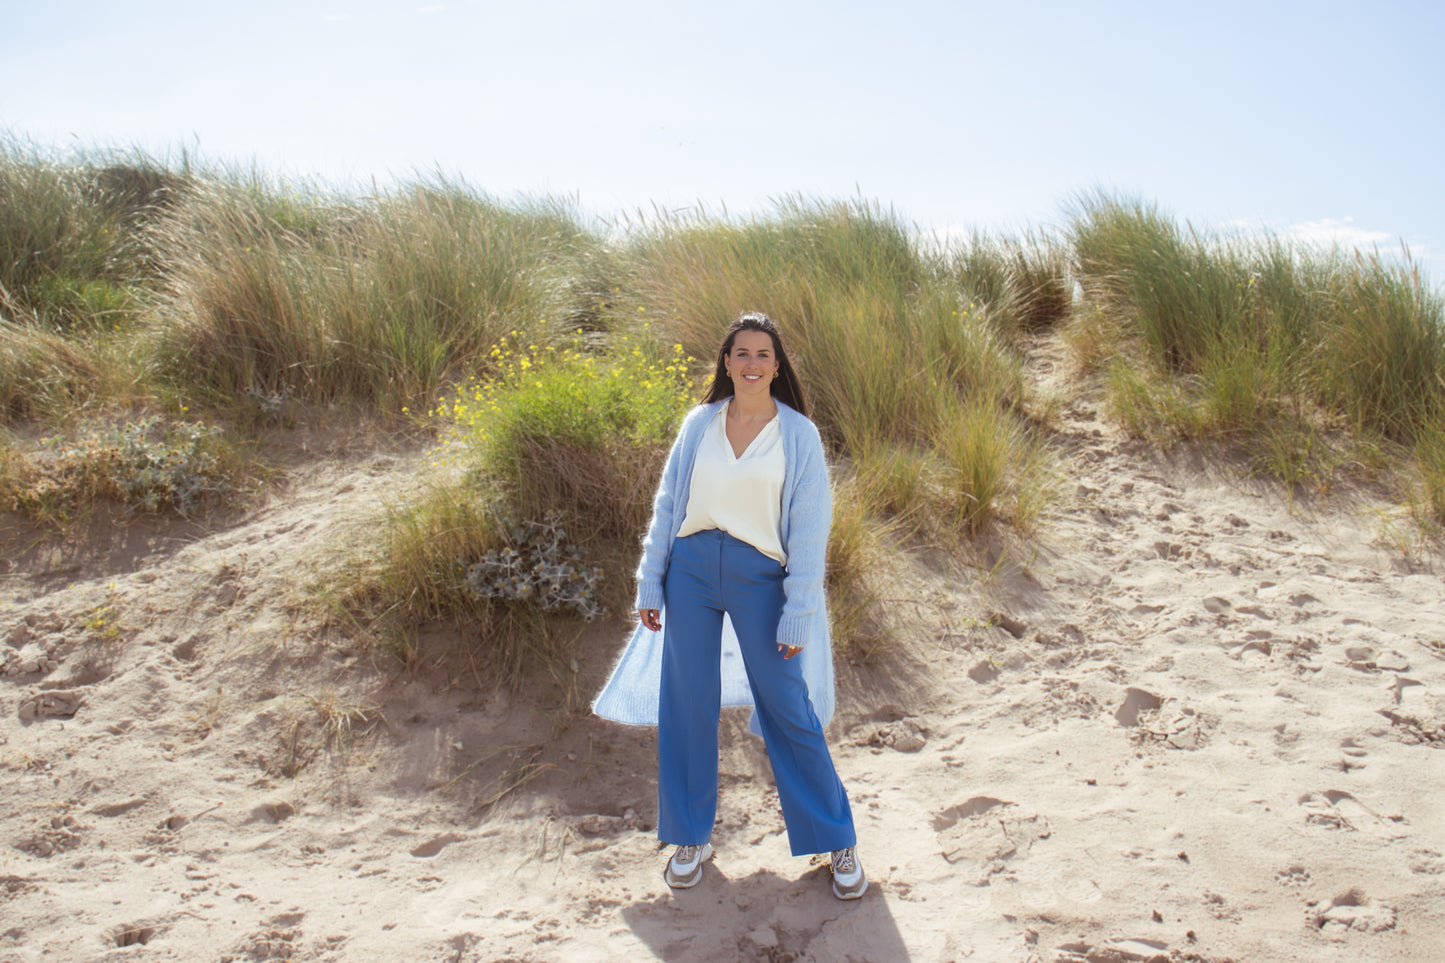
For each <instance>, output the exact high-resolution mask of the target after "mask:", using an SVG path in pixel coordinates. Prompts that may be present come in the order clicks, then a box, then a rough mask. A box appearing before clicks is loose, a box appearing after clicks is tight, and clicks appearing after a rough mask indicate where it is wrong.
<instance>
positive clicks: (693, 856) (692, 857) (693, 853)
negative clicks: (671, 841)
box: [672, 846, 700, 866]
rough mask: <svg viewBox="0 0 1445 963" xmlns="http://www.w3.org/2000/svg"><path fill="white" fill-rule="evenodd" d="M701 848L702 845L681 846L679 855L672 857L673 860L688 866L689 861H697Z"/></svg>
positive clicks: (678, 850) (678, 851) (678, 849)
mask: <svg viewBox="0 0 1445 963" xmlns="http://www.w3.org/2000/svg"><path fill="white" fill-rule="evenodd" d="M699 848H700V847H697V846H679V847H678V848H677V855H676V856H674V857H672V861H673V862H674V863H677V864H678V865H679V866H686V865H687V864H688V863H694V862H697V851H698V849H699Z"/></svg>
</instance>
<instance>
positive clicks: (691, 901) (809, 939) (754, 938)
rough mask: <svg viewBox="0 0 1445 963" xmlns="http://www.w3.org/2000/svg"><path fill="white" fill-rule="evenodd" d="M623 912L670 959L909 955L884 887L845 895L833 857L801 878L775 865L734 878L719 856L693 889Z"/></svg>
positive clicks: (899, 960) (710, 962)
mask: <svg viewBox="0 0 1445 963" xmlns="http://www.w3.org/2000/svg"><path fill="white" fill-rule="evenodd" d="M622 917H623V919H625V920H626V921H627V925H628V926H629V927H631V929H632V931H633V932H634V933H635V934H637V936H638V938H639V939H641V940H642V941H643V942H644V943H646V944H647V945H648V946H649V947H651V949H652V951H653V953H654V954H655V955H656V956H657V958H658V959H660V960H666V961H667V963H693V961H696V963H703V961H706V963H717V961H730V960H748V961H752V960H795V961H799V963H801V961H804V960H868V961H877V963H906V961H907V960H908V959H909V956H908V950H907V948H906V947H905V946H904V944H903V937H902V935H901V934H900V933H899V932H898V925H897V923H896V922H895V921H894V919H893V913H892V911H891V910H890V909H889V907H888V902H887V900H886V899H885V897H884V893H883V890H882V888H881V887H879V886H878V885H876V884H875V885H872V886H869V888H868V892H866V893H864V894H863V897H862V898H861V899H858V900H854V901H851V902H843V901H841V900H838V899H836V898H834V896H833V893H832V890H831V888H830V885H829V879H828V867H827V866H826V865H819V866H816V867H814V868H813V869H811V870H809V871H808V872H806V873H804V874H803V875H802V877H800V878H798V879H786V878H784V877H782V876H779V875H777V874H776V873H773V872H769V871H758V872H754V873H752V874H751V875H748V876H742V877H737V878H732V877H729V876H728V875H727V873H726V872H725V871H724V870H723V869H721V868H719V866H718V864H717V861H716V860H714V861H713V862H712V863H709V864H708V865H707V866H705V867H704V868H703V878H702V881H701V882H699V883H698V884H697V886H696V887H694V888H693V889H688V890H677V891H673V892H669V893H665V894H663V895H662V896H659V897H657V898H656V899H652V900H647V901H645V902H639V903H634V904H633V905H631V906H629V907H627V908H626V909H624V910H623V911H622Z"/></svg>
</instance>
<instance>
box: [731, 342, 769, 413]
mask: <svg viewBox="0 0 1445 963" xmlns="http://www.w3.org/2000/svg"><path fill="white" fill-rule="evenodd" d="M777 354H778V353H777V350H776V349H775V348H774V346H773V337H772V335H770V334H768V333H767V332H766V331H739V332H738V333H737V335H736V337H734V338H733V347H732V350H731V351H729V352H728V354H727V373H728V377H729V378H731V379H732V382H733V390H734V391H735V392H736V393H737V394H738V395H739V396H740V397H747V396H749V395H766V394H769V393H770V392H771V391H772V383H773V378H774V376H776V375H777V373H778V357H777Z"/></svg>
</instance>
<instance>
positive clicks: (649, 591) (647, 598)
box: [633, 405, 717, 609]
mask: <svg viewBox="0 0 1445 963" xmlns="http://www.w3.org/2000/svg"><path fill="white" fill-rule="evenodd" d="M716 411H717V407H716V406H715V405H700V406H698V407H696V408H694V409H692V411H690V412H688V415H687V417H686V418H684V419H683V422H682V425H681V427H679V428H678V430H677V438H676V439H674V441H673V443H672V450H671V451H669V452H668V454H667V462H666V463H665V464H664V465H663V466H662V479H661V481H660V482H659V483H658V486H657V494H656V496H654V497H653V500H652V521H651V522H649V523H648V526H647V535H646V536H644V537H643V540H642V560H641V561H640V562H638V564H637V600H636V604H635V605H634V606H633V608H635V609H660V608H662V579H663V576H664V575H666V574H667V561H668V558H669V557H670V556H671V554H672V539H673V536H674V535H676V534H677V530H678V528H679V526H681V525H682V519H683V516H684V515H685V514H686V512H687V490H688V486H689V485H691V483H692V461H693V457H694V455H695V454H696V452H697V442H698V437H699V436H700V434H701V429H703V428H705V427H706V425H707V422H708V421H709V420H711V418H712V415H713V414H714V413H715V412H716Z"/></svg>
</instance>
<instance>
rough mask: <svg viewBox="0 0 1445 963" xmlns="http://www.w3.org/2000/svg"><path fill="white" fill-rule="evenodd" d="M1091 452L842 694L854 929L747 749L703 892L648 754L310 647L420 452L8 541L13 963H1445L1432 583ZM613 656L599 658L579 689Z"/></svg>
mask: <svg viewBox="0 0 1445 963" xmlns="http://www.w3.org/2000/svg"><path fill="white" fill-rule="evenodd" d="M1064 422H1065V424H1064V431H1063V435H1062V438H1061V440H1062V441H1063V442H1064V443H1065V444H1067V445H1068V446H1069V450H1070V451H1071V452H1072V455H1071V461H1070V472H1069V473H1070V479H1071V480H1070V483H1069V489H1068V491H1067V493H1066V494H1067V499H1066V501H1065V504H1064V505H1063V506H1062V508H1061V510H1060V511H1059V513H1058V515H1057V517H1056V518H1054V519H1053V520H1052V521H1051V522H1050V523H1049V524H1048V525H1047V527H1046V530H1045V532H1044V534H1043V535H1042V536H1041V538H1040V539H1038V540H1036V541H1035V542H1034V543H1032V546H1033V549H1034V551H1033V553H1032V556H1031V557H1021V556H1020V555H1019V553H1017V552H1015V553H1013V554H1012V555H1010V556H1008V557H1006V558H1005V559H1004V562H1003V564H1002V565H1000V566H999V567H998V569H997V570H996V571H994V572H993V573H991V574H989V573H983V572H981V571H980V570H978V569H976V568H970V567H969V566H967V565H964V564H962V563H959V562H951V561H948V560H940V559H938V558H934V557H927V554H928V553H922V554H920V556H919V557H910V558H902V559H900V561H899V563H898V567H897V570H896V571H894V572H892V573H890V575H889V576H888V578H889V585H888V590H887V594H888V596H889V598H890V599H891V600H892V601H890V603H889V605H890V611H891V612H893V613H895V618H896V627H897V632H898V636H899V644H898V645H897V646H896V648H895V649H894V650H893V652H892V654H891V655H889V656H888V657H886V658H884V659H882V660H880V661H879V662H878V663H876V664H872V665H869V666H864V667H849V666H844V667H842V672H841V676H842V678H841V686H842V688H841V689H840V712H839V717H838V719H837V720H836V721H835V723H834V724H833V726H832V728H831V733H832V736H833V739H834V742H835V747H836V758H837V761H838V765H839V769H840V771H841V774H842V776H843V779H844V781H845V783H846V784H847V785H848V787H849V789H850V791H851V793H852V796H853V801H854V807H855V813H856V814H857V817H858V823H859V829H860V835H861V854H862V857H863V860H864V865H865V867H866V868H867V869H868V871H869V873H870V876H871V877H872V880H873V884H874V885H873V888H872V889H871V890H870V891H869V893H868V894H867V896H866V897H865V898H864V899H863V900H861V901H859V902H858V903H855V904H843V903H839V902H837V901H836V900H834V899H833V898H832V897H831V895H830V894H829V892H828V888H827V884H826V872H827V871H826V868H825V867H824V866H823V865H822V864H821V863H809V861H807V860H805V859H794V858H792V857H790V856H789V855H788V851H787V844H786V840H785V838H784V836H783V832H782V829H783V827H782V820H781V817H780V816H779V814H778V812H777V806H776V798H775V796H774V794H773V793H772V792H771V790H770V788H769V776H768V769H767V763H766V757H765V755H764V754H763V753H762V750H761V747H760V744H759V743H757V742H755V741H754V740H752V739H751V738H750V737H748V736H747V735H746V733H745V731H744V719H743V718H742V717H741V716H729V717H728V718H727V720H726V721H725V724H724V725H725V729H726V732H725V734H724V740H723V744H724V749H723V760H722V767H723V780H722V781H723V790H722V805H721V809H720V815H719V825H718V828H717V832H716V834H715V836H714V843H715V845H716V847H717V855H716V857H715V859H714V860H713V862H712V863H711V864H709V866H708V867H707V869H706V871H705V876H704V880H703V883H702V884H701V885H699V886H698V887H697V888H696V889H695V890H692V891H688V892H685V893H678V894H674V893H672V892H671V891H669V890H668V889H667V887H666V886H665V885H664V884H663V882H662V878H661V873H662V866H663V860H664V858H665V857H664V855H663V853H662V852H661V851H660V850H659V848H658V846H657V843H656V841H655V839H654V838H653V836H652V834H651V829H652V820H653V818H654V813H655V803H654V799H653V793H654V777H653V760H652V752H653V748H652V746H653V744H652V734H651V732H650V731H648V730H631V729H627V728H624V727H620V726H614V725H611V724H609V723H604V722H602V721H600V720H597V719H594V718H591V717H589V716H587V715H586V714H585V713H580V712H568V711H566V709H565V708H558V705H557V693H556V691H555V689H554V688H553V687H552V686H551V685H550V684H548V683H545V682H540V681H539V682H538V683H537V685H536V687H535V689H536V691H529V692H527V693H524V694H520V695H509V694H508V693H506V692H503V691H493V690H491V689H484V688H479V687H478V686H477V685H476V684H475V682H474V681H473V679H472V677H471V676H469V675H468V674H467V673H466V672H464V671H459V670H456V669H451V670H448V669H447V668H445V667H444V666H443V667H429V668H425V669H422V670H419V671H416V672H411V673H402V672H399V671H398V670H396V669H395V667H393V666H387V665H385V664H382V665H377V664H375V663H373V661H372V660H371V659H370V658H369V657H368V656H366V655H365V654H362V653H360V652H358V651H357V650H356V649H355V648H353V647H351V646H349V645H347V644H346V643H345V641H344V640H341V639H338V638H330V637H319V636H318V634H317V633H316V632H314V631H313V630H312V629H311V628H309V626H308V623H307V621H306V620H305V619H303V618H300V617H298V615H297V614H296V613H295V612H294V610H293V608H292V605H291V599H292V598H293V594H294V591H295V589H296V587H297V586H298V585H302V584H304V582H305V580H306V579H307V578H309V577H310V573H311V571H312V570H313V566H314V564H315V562H316V560H317V559H318V558H319V557H321V555H322V553H324V552H325V551H326V550H327V547H328V546H329V545H331V544H334V541H335V539H336V538H337V536H338V534H339V533H340V532H343V531H344V530H346V528H347V526H349V525H351V524H353V523H355V522H357V521H361V520H364V519H366V518H368V517H370V516H372V515H373V513H374V512H375V511H376V509H377V506H378V505H379V504H380V503H381V501H382V499H384V498H386V497H397V493H398V492H399V491H403V490H404V489H405V486H406V485H407V484H408V482H409V479H411V478H413V477H414V475H415V471H416V464H417V459H416V456H412V455H407V454H394V455H385V456H375V457H371V458H369V459H358V458H356V457H354V456H348V457H345V458H340V459H336V460H331V461H321V462H318V463H315V464H314V465H313V466H312V467H310V468H307V469H305V470H301V471H298V472H297V473H295V474H294V476H293V477H292V478H291V479H290V480H289V481H288V482H287V483H286V485H285V486H284V487H283V488H282V489H280V490H278V492H277V493H276V494H275V495H274V496H273V497H271V498H270V500H269V502H268V503H267V504H266V505H265V506H263V507H261V508H259V509H258V510H256V511H254V512H251V513H250V514H249V515H248V516H247V517H246V518H245V519H244V520H242V521H241V522H240V523H239V524H235V525H232V526H229V527H224V528H218V529H215V530H209V531H208V530H202V529H200V528H198V527H196V526H193V525H188V524H184V523H179V522H169V523H163V522H155V521H141V522H136V523H134V524H132V525H130V526H127V527H123V528H119V527H118V528H114V529H102V530H99V531H98V532H92V533H91V534H89V535H88V536H87V537H86V538H85V539H84V540H83V541H80V542H76V543H71V544H64V545H55V544H50V543H44V544H38V545H37V544H34V543H33V540H27V539H26V538H25V537H24V532H23V529H22V527H21V526H18V525H17V524H16V523H15V522H14V520H13V519H10V520H7V521H6V522H5V523H4V524H5V526H6V527H5V528H3V529H0V533H3V534H4V535H5V537H6V547H5V548H4V554H5V561H4V562H3V563H0V672H3V675H0V766H3V769H0V771H3V773H4V787H5V788H4V794H5V805H4V806H3V809H0V844H3V845H0V960H4V961H11V960H16V961H38V960H87V961H89V960H96V961H98V960H117V961H118V960H233V961H260V960H334V961H403V960H405V961H433V960H434V961H482V960H488V961H490V960H529V961H532V960H535V961H544V960H545V961H552V960H557V961H561V960H566V961H569V963H570V961H590V960H596V961H604V960H606V961H612V960H619V959H631V960H645V959H661V960H669V961H719V960H721V961H731V960H771V961H784V960H797V961H801V960H817V961H845V960H853V961H864V960H866V961H899V960H914V961H942V960H965V959H968V960H981V961H1026V960H1027V961H1050V963H1051V961H1090V963H1105V961H1129V960H1155V959H1161V960H1198V961H1223V960H1238V961H1300V963H1305V961H1308V963H1322V961H1341V963H1361V961H1407V960H1414V961H1430V960H1441V959H1445V806H1442V804H1441V802H1440V800H1441V799H1442V798H1445V751H1442V750H1445V604H1442V601H1441V600H1442V598H1445V579H1442V576H1441V574H1440V573H1439V572H1438V571H1433V570H1431V569H1430V568H1428V567H1424V566H1422V565H1421V564H1420V563H1419V562H1418V561H1417V562H1415V563H1413V564H1412V563H1410V562H1408V561H1407V560H1405V559H1404V558H1402V557H1401V556H1400V554H1399V553H1398V552H1397V551H1395V550H1393V549H1390V548H1388V547H1384V546H1382V545H1380V544H1377V536H1378V534H1379V531H1380V524H1381V515H1380V513H1381V511H1383V510H1385V509H1386V508H1387V505H1386V504H1385V503H1384V502H1383V501H1381V500H1379V499H1378V498H1377V496H1375V495H1374V494H1372V493H1371V492H1370V491H1368V490H1360V489H1354V490H1351V491H1347V492H1336V493H1334V494H1332V495H1331V496H1330V497H1329V498H1327V499H1325V498H1316V499H1313V500H1303V501H1301V502H1298V503H1296V505H1295V506H1294V508H1293V510H1291V508H1290V506H1289V505H1288V503H1287V500H1286V499H1285V497H1284V494H1283V493H1282V492H1281V491H1279V490H1278V489H1277V488H1274V487H1271V486H1269V485H1265V484H1262V483H1255V482H1251V481H1244V480H1241V476H1240V474H1239V473H1238V472H1237V471H1236V470H1234V469H1233V468H1231V467H1230V466H1227V465H1215V464H1212V463H1210V462H1208V461H1207V460H1203V459H1202V458H1200V457H1199V456H1198V455H1196V454H1192V453H1189V452H1184V453H1178V454H1176V455H1174V456H1172V457H1165V456H1161V455H1158V454H1157V453H1153V452H1151V451H1149V450H1148V449H1147V448H1145V447H1144V446H1141V445H1137V444H1134V443H1130V442H1127V441H1126V440H1124V439H1123V438H1121V437H1120V436H1118V435H1117V434H1116V433H1115V432H1114V431H1112V430H1111V429H1110V428H1109V427H1108V426H1107V425H1105V424H1104V423H1103V422H1102V421H1100V420H1099V419H1098V418H1097V416H1096V414H1095V413H1094V411H1093V410H1092V403H1091V402H1088V401H1087V400H1084V401H1076V402H1075V403H1073V404H1072V405H1071V406H1070V407H1069V409H1068V411H1067V413H1066V415H1065V418H1064ZM624 633H625V627H623V626H621V625H620V624H612V625H608V626H603V627H599V628H596V629H592V630H589V632H588V634H587V635H586V636H584V638H583V640H582V643H583V655H582V657H581V663H582V664H581V672H582V678H583V683H584V684H583V688H584V689H588V687H593V686H595V685H596V684H597V682H598V681H599V680H600V677H601V676H602V674H603V673H604V672H605V670H606V668H607V665H608V662H609V660H610V659H611V657H612V655H613V653H614V651H615V649H616V647H617V646H618V645H619V644H620V643H621V640H622V638H623V635H624ZM454 641H455V640H452V639H448V638H447V637H445V636H444V635H442V634H438V635H437V637H435V638H433V639H431V640H429V642H428V645H429V648H428V651H431V652H436V653H440V652H443V651H445V649H446V647H447V646H448V645H449V644H451V643H453V642H454ZM453 664H455V663H453ZM589 691H590V690H589ZM493 800H495V802H493Z"/></svg>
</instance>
